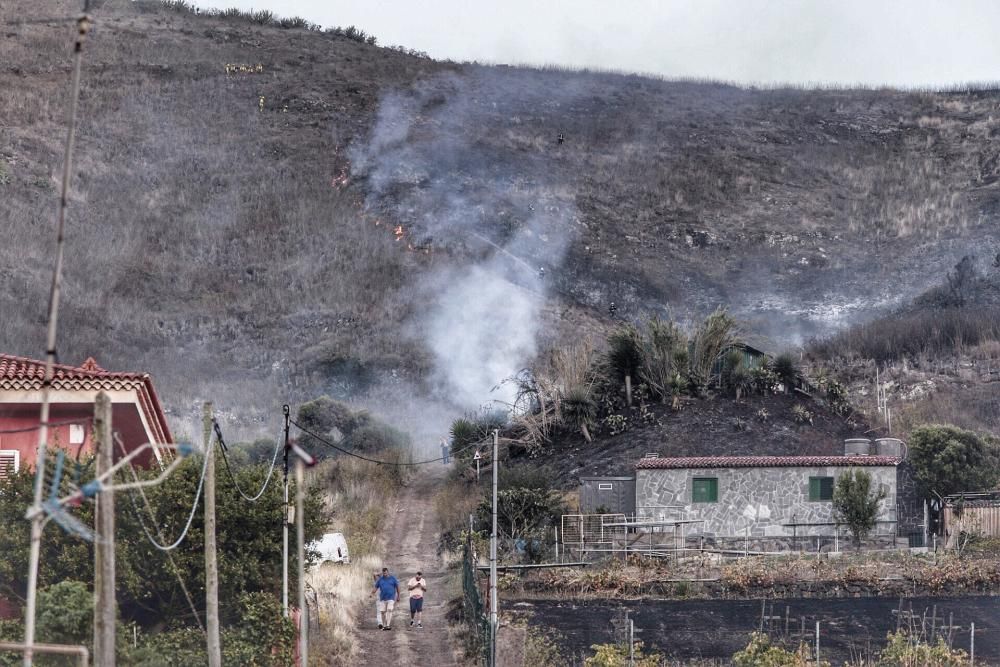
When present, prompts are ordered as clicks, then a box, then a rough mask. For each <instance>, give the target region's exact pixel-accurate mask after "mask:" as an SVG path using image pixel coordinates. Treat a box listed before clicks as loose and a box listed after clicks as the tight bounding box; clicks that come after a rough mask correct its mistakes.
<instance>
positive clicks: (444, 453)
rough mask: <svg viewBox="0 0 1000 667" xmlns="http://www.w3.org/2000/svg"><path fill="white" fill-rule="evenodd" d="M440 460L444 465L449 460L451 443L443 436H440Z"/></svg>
mask: <svg viewBox="0 0 1000 667" xmlns="http://www.w3.org/2000/svg"><path fill="white" fill-rule="evenodd" d="M441 461H442V462H443V463H444V464H445V465H447V464H448V463H449V462H450V461H451V445H449V444H448V441H447V440H445V439H444V438H441Z"/></svg>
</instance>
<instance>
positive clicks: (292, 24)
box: [159, 0, 378, 46]
mask: <svg viewBox="0 0 1000 667" xmlns="http://www.w3.org/2000/svg"><path fill="white" fill-rule="evenodd" d="M159 4H160V5H163V6H164V7H166V8H168V9H171V10H173V11H175V12H180V13H184V14H198V15H200V16H211V17H216V18H222V19H229V20H237V21H246V22H248V23H253V24H255V25H266V26H276V27H278V28H286V29H298V30H310V31H312V32H322V33H324V34H326V35H330V36H332V37H346V38H347V39H350V40H354V41H355V42H360V43H362V44H370V45H372V46H375V45H376V44H377V43H378V40H377V39H376V38H375V35H369V34H368V33H366V32H365V31H364V30H361V29H359V28H356V27H354V26H353V25H352V26H348V27H346V28H341V27H333V28H327V29H326V30H324V29H323V27H322V26H320V25H319V24H316V23H313V22H311V21H307V20H306V19H304V18H302V17H301V16H292V17H280V16H278V15H276V14H275V13H274V12H272V11H270V10H267V9H258V10H254V9H248V10H244V9H239V8H237V7H229V8H227V9H214V8H207V9H202V8H200V7H198V6H197V5H195V4H194V3H192V2H190V1H189V0H159Z"/></svg>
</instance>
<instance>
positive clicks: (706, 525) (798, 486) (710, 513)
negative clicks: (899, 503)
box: [636, 466, 896, 541]
mask: <svg viewBox="0 0 1000 667" xmlns="http://www.w3.org/2000/svg"><path fill="white" fill-rule="evenodd" d="M848 470H850V468H848V467H846V466H823V467H792V466H789V467H773V468H761V467H747V468H668V469H645V470H644V469H639V470H636V518H637V520H639V521H664V522H669V521H689V522H692V523H686V524H684V525H683V526H682V527H681V528H680V529H679V530H680V531H682V532H679V533H678V534H679V535H683V536H684V537H685V538H701V537H704V538H747V537H749V538H750V539H753V538H772V539H775V538H777V539H776V541H785V540H787V539H789V538H792V537H793V536H795V537H797V538H808V537H832V536H833V534H834V530H835V528H834V526H833V525H827V526H823V525H807V524H832V523H833V503H832V502H831V501H829V500H825V501H814V500H809V478H810V477H833V478H834V480H835V483H836V478H837V477H839V476H840V475H841V474H843V473H845V472H847V471H848ZM863 470H865V471H866V472H868V473H869V474H870V475H871V476H872V481H873V482H874V483H875V484H876V485H877V487H876V488H883V489H885V491H886V497H885V499H884V500H883V501H882V502H881V504H880V512H879V517H878V521H879V523H877V524H876V527H875V530H874V531H872V536H873V537H877V536H886V537H890V536H893V537H894V536H895V534H896V523H895V521H896V467H895V466H866V467H864V468H863ZM696 477H698V478H706V477H707V478H716V479H717V480H718V500H717V501H715V502H698V503H696V502H693V500H692V484H693V480H694V478H696ZM790 524H800V525H798V526H796V527H794V528H793V527H792V526H791V525H790ZM662 530H663V531H670V532H673V529H672V528H670V527H664V528H663V529H662ZM843 534H844V531H843V529H842V530H841V535H843ZM766 541H770V540H766Z"/></svg>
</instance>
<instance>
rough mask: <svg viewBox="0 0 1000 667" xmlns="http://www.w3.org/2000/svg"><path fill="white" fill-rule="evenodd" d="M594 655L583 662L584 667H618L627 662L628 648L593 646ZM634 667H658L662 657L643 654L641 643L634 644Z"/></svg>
mask: <svg viewBox="0 0 1000 667" xmlns="http://www.w3.org/2000/svg"><path fill="white" fill-rule="evenodd" d="M590 650H592V651H593V652H594V655H592V656H590V657H589V658H587V659H586V660H584V661H583V664H584V667H620V666H621V665H627V664H628V661H629V650H628V646H625V645H622V644H594V645H592V646H591V647H590ZM632 653H633V656H634V658H635V667H660V665H662V664H663V656H662V655H660V654H659V653H645V652H644V651H643V643H642V642H640V641H637V642H635V645H634V648H633V649H632Z"/></svg>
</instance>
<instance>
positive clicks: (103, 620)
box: [93, 391, 117, 667]
mask: <svg viewBox="0 0 1000 667" xmlns="http://www.w3.org/2000/svg"><path fill="white" fill-rule="evenodd" d="M93 437H94V449H95V453H96V455H97V477H98V479H100V477H101V476H102V475H103V474H104V473H106V472H107V471H108V470H110V469H111V466H113V465H114V446H113V443H112V439H111V399H110V398H109V397H108V395H107V394H106V393H104V392H103V391H102V392H101V393H99V394H98V395H97V400H96V401H95V403H94V431H93ZM94 532H95V533H96V537H95V538H94V596H95V598H96V599H95V601H94V663H95V664H97V665H108V666H109V667H114V664H115V618H116V615H117V604H116V602H115V492H114V491H113V490H111V489H106V490H102V491H100V492H98V494H97V504H96V507H95V509H94Z"/></svg>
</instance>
